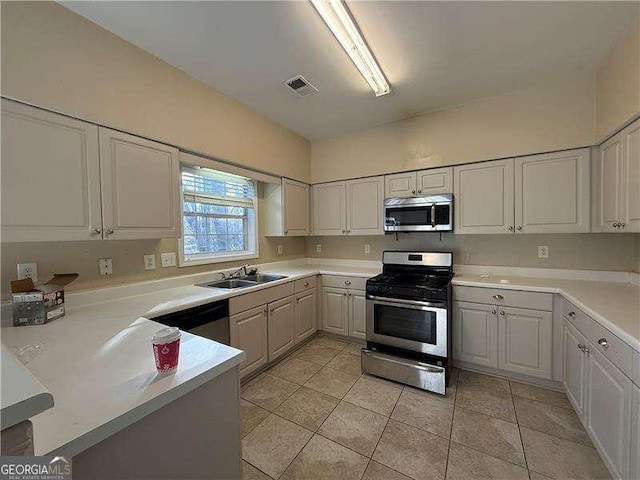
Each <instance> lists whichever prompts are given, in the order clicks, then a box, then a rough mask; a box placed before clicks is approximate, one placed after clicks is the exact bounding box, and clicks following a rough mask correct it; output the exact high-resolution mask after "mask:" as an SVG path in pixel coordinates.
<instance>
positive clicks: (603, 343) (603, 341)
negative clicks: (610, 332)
mask: <svg viewBox="0 0 640 480" xmlns="http://www.w3.org/2000/svg"><path fill="white" fill-rule="evenodd" d="M598 345H600V346H601V347H602V348H609V342H607V339H606V338H601V339H600V340H598Z"/></svg>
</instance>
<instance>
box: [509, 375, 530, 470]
mask: <svg viewBox="0 0 640 480" xmlns="http://www.w3.org/2000/svg"><path fill="white" fill-rule="evenodd" d="M508 384H509V394H510V395H511V404H512V405H513V413H514V415H515V416H516V425H518V437H520V445H521V446H522V456H523V457H524V466H525V468H526V469H527V476H528V477H529V480H531V471H530V470H529V462H528V461H527V451H526V450H525V448H524V440H523V438H522V430H520V420H518V410H516V402H515V400H514V399H513V390H511V380H509V381H508Z"/></svg>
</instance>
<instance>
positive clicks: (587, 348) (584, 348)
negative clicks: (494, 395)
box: [582, 345, 591, 353]
mask: <svg viewBox="0 0 640 480" xmlns="http://www.w3.org/2000/svg"><path fill="white" fill-rule="evenodd" d="M582 351H583V352H584V353H590V352H591V350H589V347H587V346H586V345H585V346H584V347H582Z"/></svg>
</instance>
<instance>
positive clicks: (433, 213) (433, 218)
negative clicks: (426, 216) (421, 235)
mask: <svg viewBox="0 0 640 480" xmlns="http://www.w3.org/2000/svg"><path fill="white" fill-rule="evenodd" d="M431 226H432V227H433V228H436V204H435V203H432V204H431Z"/></svg>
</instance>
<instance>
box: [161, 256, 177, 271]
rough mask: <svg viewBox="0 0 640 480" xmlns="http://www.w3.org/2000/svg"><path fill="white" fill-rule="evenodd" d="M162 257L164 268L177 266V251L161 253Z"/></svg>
mask: <svg viewBox="0 0 640 480" xmlns="http://www.w3.org/2000/svg"><path fill="white" fill-rule="evenodd" d="M160 258H161V260H162V266H163V267H164V268H166V267H175V266H176V252H168V253H161V254H160Z"/></svg>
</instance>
